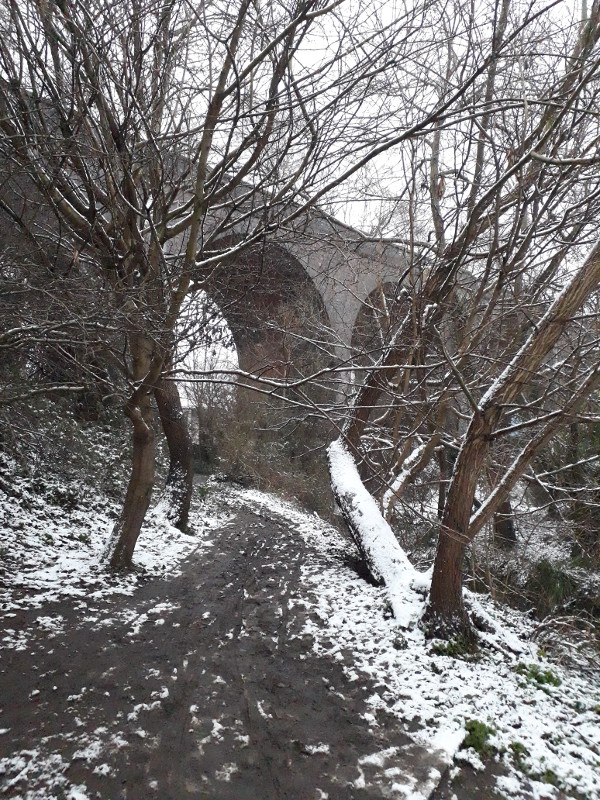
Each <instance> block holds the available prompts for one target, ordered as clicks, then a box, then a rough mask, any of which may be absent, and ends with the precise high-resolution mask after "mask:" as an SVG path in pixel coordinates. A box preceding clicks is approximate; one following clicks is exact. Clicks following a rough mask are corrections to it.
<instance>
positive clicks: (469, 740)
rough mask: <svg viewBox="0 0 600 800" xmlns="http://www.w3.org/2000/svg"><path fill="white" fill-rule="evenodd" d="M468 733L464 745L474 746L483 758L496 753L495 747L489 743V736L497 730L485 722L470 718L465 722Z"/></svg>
mask: <svg viewBox="0 0 600 800" xmlns="http://www.w3.org/2000/svg"><path fill="white" fill-rule="evenodd" d="M465 729H466V731H467V735H466V736H465V741H464V742H463V745H464V747H472V748H473V750H475V752H476V753H478V754H479V756H481V758H489V757H490V756H492V755H493V754H494V751H495V748H494V747H492V745H491V744H490V743H489V741H488V740H489V738H490V736H492V735H493V734H494V733H495V731H494V729H493V728H490V727H489V726H488V725H486V724H485V723H484V722H480V721H479V720H477V719H468V720H467V721H466V722H465Z"/></svg>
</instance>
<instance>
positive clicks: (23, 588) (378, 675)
mask: <svg viewBox="0 0 600 800" xmlns="http://www.w3.org/2000/svg"><path fill="white" fill-rule="evenodd" d="M53 487H54V488H52V486H51V487H50V489H49V490H47V491H46V494H45V497H44V498H42V497H41V496H40V495H39V494H37V493H36V492H34V491H32V490H31V487H29V486H28V485H27V484H26V483H25V482H24V483H23V485H19V482H18V479H17V478H15V482H14V485H13V491H12V492H11V494H6V493H5V492H1V491H0V525H1V526H2V529H3V536H4V538H3V543H2V547H3V561H4V564H5V568H4V575H3V588H2V590H1V593H0V614H1V615H2V617H4V620H3V624H4V625H5V627H6V632H5V634H4V640H3V641H2V642H1V643H0V644H1V645H2V646H4V647H21V648H24V647H26V645H27V637H26V634H25V632H20V633H17V632H15V630H13V629H11V626H10V619H11V615H14V613H15V610H17V609H19V608H24V607H26V606H27V607H30V608H31V607H32V606H33V607H36V608H43V607H44V606H45V605H46V604H48V603H50V602H52V601H53V600H56V599H58V598H59V597H68V596H72V597H74V598H78V597H83V596H86V597H90V596H92V597H98V598H100V597H108V596H110V595H111V594H118V593H126V594H132V593H134V592H135V589H136V585H137V584H138V576H137V575H135V574H133V575H124V576H116V577H115V576H110V575H108V574H107V573H105V572H103V571H101V570H100V569H99V567H98V560H99V557H100V554H101V552H102V549H103V547H104V544H105V541H106V537H107V535H108V532H109V531H110V528H111V526H112V524H113V522H114V514H115V509H114V507H111V506H110V505H107V504H106V502H105V501H103V500H102V499H101V498H100V496H99V495H98V496H94V494H93V493H91V492H90V490H89V489H88V488H86V487H80V488H81V491H80V495H81V496H82V497H84V498H85V502H77V503H69V502H67V501H66V500H65V497H66V498H67V500H68V497H69V496H70V495H69V492H71V491H72V490H73V486H62V485H60V484H54V485H53ZM211 491H212V492H213V493H214V494H216V493H217V492H219V493H222V494H223V495H224V499H225V500H226V501H227V502H228V504H229V507H230V508H231V509H232V510H234V509H235V508H236V507H239V505H247V506H249V507H250V508H252V509H253V510H256V511H258V512H259V513H263V514H266V515H271V514H274V515H275V516H277V517H283V518H285V519H286V520H287V521H288V524H289V525H290V527H291V528H292V529H293V531H294V534H293V535H296V533H298V534H300V535H301V536H302V537H303V539H304V541H305V543H306V545H307V549H308V552H309V554H312V555H309V556H308V558H307V562H306V564H305V566H304V569H303V580H304V585H305V587H306V593H305V595H304V596H302V597H297V598H296V599H295V601H294V602H296V603H298V604H303V605H304V606H305V607H306V608H307V609H309V610H310V611H311V613H312V614H313V615H314V614H316V615H317V616H318V618H319V620H320V623H319V624H317V623H316V622H308V623H307V627H306V631H305V633H309V634H310V635H311V636H313V637H314V641H315V645H314V647H315V652H316V653H317V654H319V655H326V656H327V657H329V658H332V659H336V660H337V661H340V662H341V663H342V662H343V664H344V669H345V670H346V674H347V676H348V679H349V680H351V681H353V680H360V679H361V678H360V676H361V674H362V673H366V674H368V675H370V676H372V678H373V680H374V682H375V684H376V686H377V687H378V688H377V691H375V692H374V693H373V695H372V696H371V698H370V700H369V703H370V705H371V707H372V709H373V711H374V712H375V711H376V710H377V709H379V708H382V709H386V710H387V711H388V712H391V713H393V714H395V715H397V717H398V719H399V720H402V721H407V720H409V721H410V720H412V721H414V723H415V725H414V726H413V727H414V731H413V733H412V734H411V735H412V736H413V739H414V740H415V742H417V743H419V744H423V745H426V746H428V747H430V748H431V749H432V750H436V751H438V753H439V754H440V755H441V757H442V759H443V761H444V762H445V763H447V764H449V765H450V764H455V765H456V767H454V768H455V769H456V770H460V769H461V767H462V766H464V764H470V765H471V766H472V767H473V768H475V769H480V768H481V767H482V765H483V764H482V759H481V756H482V754H483V755H486V753H485V752H484V751H487V754H490V755H491V757H493V758H495V759H497V760H499V761H501V762H502V764H503V765H504V766H505V774H504V775H503V776H502V777H500V778H498V779H497V789H498V791H499V792H500V793H501V795H503V796H504V797H507V798H555V797H556V798H558V797H559V788H560V789H561V790H562V791H563V792H564V793H565V794H566V796H567V797H578V798H581V797H584V798H586V800H600V726H599V724H598V723H599V721H600V716H599V714H600V693H599V692H598V688H597V683H596V682H594V680H593V678H592V677H586V676H585V675H583V674H575V673H573V672H567V671H566V670H565V669H563V668H561V667H560V666H558V665H555V664H552V663H549V662H548V661H547V660H546V659H545V658H544V657H543V654H541V653H540V652H539V651H538V649H537V648H536V646H535V645H533V644H532V643H531V641H530V638H531V634H532V630H533V624H532V623H531V622H530V621H528V619H527V618H526V617H524V616H523V615H520V614H517V613H516V612H511V611H508V610H506V609H502V608H500V607H497V606H495V605H493V604H492V603H491V601H489V600H488V599H486V598H481V597H480V598H479V603H480V605H481V608H482V610H483V612H485V614H487V615H489V617H492V618H495V619H497V620H500V621H501V624H502V629H503V631H504V633H501V634H499V633H498V632H496V634H495V635H488V637H487V646H486V647H484V648H482V650H481V653H480V654H479V655H478V656H477V657H475V656H468V655H467V656H465V657H463V658H455V657H451V656H450V655H449V654H448V653H447V645H446V644H444V643H441V642H428V641H426V640H425V639H424V637H423V634H422V633H421V632H420V631H419V630H418V629H417V628H415V627H412V628H402V629H400V628H399V626H398V624H397V622H396V621H395V620H394V619H392V618H391V617H390V614H389V609H388V608H387V605H388V603H387V600H386V590H385V589H382V588H376V587H373V586H371V585H369V584H367V583H365V582H364V581H362V580H360V579H359V578H358V576H357V574H356V572H355V571H353V570H352V569H351V568H350V567H348V566H346V565H345V564H344V561H343V559H344V557H345V558H346V559H347V557H348V556H351V555H355V553H354V548H353V547H352V545H351V544H350V543H349V542H348V541H347V540H345V539H344V538H343V537H341V536H340V534H339V533H338V532H337V531H336V530H335V529H334V528H332V527H331V526H330V525H328V524H327V523H325V522H323V521H322V520H321V519H320V518H319V517H318V516H317V515H316V514H308V513H306V512H303V511H301V510H300V509H298V508H297V507H296V506H294V505H292V504H290V503H288V502H286V501H283V500H280V499H278V498H275V497H272V496H269V495H265V494H262V493H260V492H257V491H253V490H238V489H235V490H234V489H224V488H219V489H217V488H213V489H212V490H211ZM53 492H54V495H53V496H54V499H55V501H56V502H51V501H50V500H49V499H48V494H50V495H52V493H53ZM230 519H231V514H230V513H229V512H226V511H224V510H223V507H222V506H221V505H219V504H211V503H208V504H205V505H204V506H203V512H202V522H201V523H200V522H199V521H197V519H196V527H197V530H196V535H195V536H193V537H190V536H186V535H185V534H182V533H180V532H179V531H177V530H176V529H174V528H172V527H171V526H169V525H168V523H167V522H166V520H165V519H164V516H163V515H161V513H160V511H158V512H155V513H154V514H153V515H151V516H150V519H149V522H148V524H147V525H146V526H145V528H144V531H143V534H142V536H141V538H140V542H139V545H138V549H137V551H136V561H137V563H138V564H139V565H142V566H143V568H144V570H145V573H146V575H155V576H163V575H165V574H172V573H176V572H177V570H178V565H179V564H181V561H182V560H183V559H184V558H185V557H186V556H187V555H188V554H189V553H190V552H191V550H192V549H194V548H196V547H207V546H209V545H210V544H211V541H210V539H211V531H213V530H214V529H215V528H217V527H220V526H222V525H224V524H225V523H226V522H227V521H228V520H230ZM411 597H412V600H411V602H415V597H416V598H419V597H420V598H421V601H420V602H424V595H423V594H422V595H419V593H418V592H415V591H413V592H411ZM165 611H168V609H167V608H166V607H165V608H156V609H154V612H155V613H152V614H151V615H143V616H144V617H145V618H144V619H141V618H140V617H139V616H138V617H135V616H132V618H131V620H128V622H129V621H130V622H131V630H132V632H135V631H139V629H140V626H141V625H143V624H153V625H157V624H161V619H162V616H161V615H162V614H163V613H164V612H165ZM146 617H147V618H146ZM61 622H62V618H61V617H60V616H58V615H57V616H52V615H50V614H42V615H41V616H40V617H39V624H40V625H42V626H43V628H44V630H45V631H47V635H48V637H49V638H52V636H53V635H54V634H55V633H56V631H59V630H60V626H61ZM90 622H91V623H92V624H94V621H93V620H90ZM98 624H104V623H103V622H102V621H98ZM348 652H351V653H352V654H353V657H352V659H350V660H348V659H347V658H346V656H345V655H342V654H343V653H344V654H346V653H348ZM367 717H368V719H367V721H369V722H370V724H376V719H375V714H373V715H372V717H371V716H370V715H367ZM478 723H479V727H477V724H478ZM483 726H487V727H483ZM467 730H469V731H471V732H473V731H474V732H475V733H477V732H479V734H482V736H480V739H481V738H482V737H483V745H482V746H477V749H475V748H473V747H467V746H465V744H464V740H465V734H466V732H467ZM470 737H471V740H472V741H474V743H475V744H476V745H477V737H476V736H473V735H471V734H470ZM100 738H102V737H100ZM40 744H41V743H40ZM117 744H118V743H117ZM36 746H37V745H36ZM97 746H98V745H97V742H96V740H94V739H93V738H92V739H89V740H86V741H82V742H81V753H82V758H83V757H87V754H89V753H91V752H92V750H93V748H94V747H97ZM115 746H117V745H116V744H115ZM321 746H322V747H326V746H327V743H326V742H323V743H319V747H321ZM90 748H91V749H90ZM94 752H95V751H94ZM15 757H16V758H23V759H24V763H23V769H28V768H30V767H29V765H30V764H33V763H34V762H36V761H37V763H38V767H39V759H36V757H35V753H34V751H33V749H32V752H31V754H24V753H20V754H18V756H15ZM52 757H54V756H52ZM40 758H41V755H40ZM56 758H59V757H58V756H56ZM369 758H370V759H371V761H370V762H369V763H372V764H375V763H381V764H382V769H385V770H386V774H387V773H388V772H389V775H390V781H391V786H392V789H393V794H392V796H394V797H398V798H400V800H401V799H402V798H407V799H408V798H411V800H418V799H419V798H422V797H425V796H427V794H426V793H427V792H428V791H429V790H430V789H431V788H432V786H433V785H434V784H435V782H436V781H437V780H438V779H439V774H438V775H434V774H433V773H432V774H431V776H430V778H431V781H430V783H429V784H427V785H421V786H420V787H416V786H414V785H411V784H406V783H402V781H401V777H400V776H395V775H394V768H393V754H390V753H373V754H372V755H371V756H369ZM4 766H6V765H4ZM63 766H64V765H62V764H61V763H58V761H56V763H55V762H52V763H51V762H48V764H47V765H46V767H47V771H48V774H51V773H52V772H53V771H54V772H56V774H57V775H60V774H62V771H63ZM357 766H359V767H361V768H362V767H363V766H364V767H366V766H367V763H366V762H365V764H359V765H357ZM230 767H232V765H224V767H223V769H224V773H223V775H224V777H223V780H227V776H228V775H230V774H231V770H230ZM228 770H229V771H228ZM557 787H558V788H557ZM69 791H70V792H71V793H70V794H69V795H68V796H69V797H70V798H72V800H76V798H81V797H85V795H84V794H83V793H82V790H81V787H76V786H75V787H72V788H71V789H70V790H69ZM564 796H565V795H564V794H563V795H562V797H564Z"/></svg>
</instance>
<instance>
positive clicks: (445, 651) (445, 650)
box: [429, 636, 478, 661]
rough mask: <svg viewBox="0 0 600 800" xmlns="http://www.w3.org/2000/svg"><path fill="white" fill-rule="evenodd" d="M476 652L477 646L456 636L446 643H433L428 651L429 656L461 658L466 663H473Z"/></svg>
mask: <svg viewBox="0 0 600 800" xmlns="http://www.w3.org/2000/svg"><path fill="white" fill-rule="evenodd" d="M477 652H478V650H477V645H476V644H475V643H474V642H472V641H469V640H467V639H465V638H464V637H462V636H456V637H455V638H454V639H450V640H449V641H447V642H435V643H434V644H432V645H431V649H430V650H429V653H430V655H434V656H449V657H450V658H463V659H465V660H467V661H473V660H474V658H475V656H476V655H477Z"/></svg>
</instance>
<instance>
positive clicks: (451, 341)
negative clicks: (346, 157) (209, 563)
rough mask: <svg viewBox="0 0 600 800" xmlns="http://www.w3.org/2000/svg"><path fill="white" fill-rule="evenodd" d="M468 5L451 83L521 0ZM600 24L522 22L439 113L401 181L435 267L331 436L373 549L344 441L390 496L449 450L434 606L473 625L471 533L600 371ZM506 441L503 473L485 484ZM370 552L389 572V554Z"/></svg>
mask: <svg viewBox="0 0 600 800" xmlns="http://www.w3.org/2000/svg"><path fill="white" fill-rule="evenodd" d="M455 11H456V12H457V13H456V14H454V15H449V17H448V19H447V20H446V21H445V25H444V29H445V31H446V32H447V39H446V42H447V47H446V52H445V53H442V54H441V55H440V57H439V60H438V62H437V63H439V64H441V66H440V68H439V70H438V72H437V75H438V76H439V78H438V80H437V81H434V82H433V83H434V85H435V87H436V91H437V92H439V94H440V96H441V97H447V96H449V95H451V94H452V93H453V91H454V86H455V82H456V80H457V76H460V75H464V74H466V73H468V64H469V62H470V60H471V59H472V58H474V57H475V56H474V52H478V53H479V52H480V47H481V43H479V44H478V43H477V37H478V35H481V34H482V32H483V31H484V30H486V31H489V32H491V44H490V47H491V48H492V50H493V49H494V48H498V47H500V45H501V43H502V42H506V41H507V39H510V32H511V28H512V29H513V30H514V28H513V26H514V25H515V18H514V13H511V6H510V5H509V3H507V2H502V3H496V4H493V5H492V4H491V5H490V7H489V11H490V16H489V18H488V25H489V27H488V28H487V29H486V28H485V25H484V26H483V27H482V26H481V25H480V27H479V29H476V27H475V25H474V24H473V23H474V20H473V19H470V20H469V14H468V12H467V11H466V9H465V8H463V7H462V6H460V5H458V6H457V7H456V9H455ZM478 13H479V14H481V9H478ZM457 20H460V23H458V22H457ZM479 21H480V22H481V16H480V17H479ZM459 26H460V30H459ZM477 31H478V32H477ZM463 36H464V37H466V41H467V46H466V47H463V46H462V41H464V40H463V39H462V37H463ZM550 37H552V38H550ZM599 38H600V14H599V8H598V4H597V3H594V4H593V6H592V8H591V9H590V12H589V18H588V19H586V20H584V22H583V23H582V24H579V21H578V20H575V21H574V23H573V21H572V20H569V21H568V24H566V25H565V26H564V27H563V25H562V22H561V20H560V19H557V17H556V16H555V15H553V14H551V13H549V14H547V15H545V16H542V17H540V18H538V19H537V20H536V21H535V22H534V23H533V24H532V25H530V26H527V27H522V28H521V29H520V32H519V34H518V36H517V37H516V38H515V39H513V41H512V43H511V46H510V48H508V47H506V48H505V49H504V50H503V58H502V59H494V60H493V62H492V63H490V65H489V68H488V69H487V70H486V72H485V74H482V75H481V76H480V78H481V79H480V81H479V82H477V83H476V84H474V85H472V87H471V91H472V94H470V95H469V96H470V98H471V100H472V102H477V101H480V102H481V103H482V106H481V108H482V111H481V113H480V114H476V115H474V114H472V112H471V109H470V108H469V107H468V105H467V104H466V103H465V105H464V106H463V108H464V117H463V119H461V120H460V121H457V122H447V123H445V124H443V125H440V126H438V127H437V129H436V130H434V131H433V132H432V134H431V135H430V136H429V138H428V140H427V142H426V146H425V147H423V146H421V147H415V145H414V144H413V145H412V147H411V150H410V155H411V158H410V159H407V161H406V162H405V163H408V164H409V170H408V174H407V173H405V175H406V178H405V180H404V185H405V186H406V189H405V190H404V191H403V192H401V193H398V192H394V194H395V195H396V196H395V198H394V201H393V202H394V203H395V204H396V206H397V207H400V208H401V209H402V211H403V214H402V219H403V221H404V222H406V221H408V222H409V223H410V225H409V227H408V231H403V235H402V238H403V240H404V241H405V242H406V244H407V246H408V247H409V248H410V252H411V253H415V254H419V255H420V257H421V259H420V264H419V266H420V271H419V272H418V273H417V271H416V270H415V274H414V275H413V276H412V277H409V278H408V279H405V281H404V282H403V288H402V293H401V294H400V295H399V300H398V302H399V308H400V309H401V310H402V309H403V310H404V313H403V314H400V315H399V321H398V322H397V323H396V325H395V326H394V327H393V330H391V331H390V332H389V335H386V337H385V340H384V345H383V347H382V348H381V349H380V351H379V353H380V355H379V358H378V359H377V360H376V363H375V365H374V366H373V368H372V369H371V370H370V371H369V372H368V373H367V375H366V377H365V379H364V381H363V382H362V383H361V384H360V385H359V388H358V389H357V391H356V393H355V396H354V399H353V403H352V407H351V409H350V413H349V416H348V418H347V420H346V422H345V425H344V428H343V431H342V436H341V437H340V440H339V442H338V443H336V445H335V446H334V448H333V449H332V451H331V452H332V468H333V469H332V477H333V483H334V491H335V493H336V496H337V497H338V500H339V502H340V504H341V506H342V510H343V512H344V514H345V516H346V519H347V520H348V521H349V524H350V526H351V527H352V528H353V529H354V534H355V538H356V539H357V541H358V543H359V546H360V547H361V549H362V550H363V552H364V553H365V556H366V557H367V559H368V560H369V558H371V557H370V556H369V552H370V551H369V547H368V545H367V543H366V540H365V538H364V537H365V535H368V531H365V530H361V518H360V516H359V515H357V514H356V513H355V509H354V505H355V504H356V502H357V499H356V498H357V496H358V495H355V494H354V493H353V492H348V491H345V489H344V483H343V475H342V474H340V470H339V469H338V466H339V464H337V462H336V458H337V457H338V454H339V452H340V450H345V451H346V452H347V453H351V454H352V455H353V456H354V457H355V459H356V460H357V461H358V463H359V464H362V476H363V479H368V480H369V481H371V482H372V481H373V474H374V473H375V474H377V473H378V474H379V478H378V481H379V482H377V480H376V481H375V484H374V486H377V485H379V486H382V483H383V488H384V489H385V490H386V491H385V493H384V495H383V500H384V502H383V505H384V507H385V509H387V510H389V508H390V505H391V503H393V502H394V501H396V500H397V499H398V497H400V496H401V495H402V493H403V492H404V491H405V489H406V486H407V485H408V484H409V483H410V482H411V481H412V480H414V479H415V477H416V476H417V475H418V474H420V473H421V472H422V471H423V470H425V469H426V468H428V467H429V466H430V464H431V462H432V459H433V456H434V454H435V453H436V452H437V453H438V456H439V457H438V464H439V469H440V484H443V486H444V491H443V493H442V495H441V496H440V503H439V510H440V515H441V520H440V533H439V543H438V549H437V556H436V561H435V567H434V571H433V579H432V584H431V592H430V598H429V606H428V611H427V614H426V618H425V622H426V625H427V626H428V629H429V631H430V632H431V633H433V634H440V635H445V636H448V635H452V634H453V633H457V632H460V633H462V634H463V635H465V636H467V637H469V636H470V635H471V628H470V622H469V619H468V617H467V614H466V612H465V609H464V607H463V600H462V579H463V560H464V554H465V551H466V547H467V545H468V544H469V543H470V542H471V541H472V539H473V537H474V536H475V535H476V534H477V532H478V531H479V530H481V528H482V527H483V526H484V525H485V524H487V523H488V522H490V521H491V520H492V519H493V517H494V515H495V514H499V515H504V516H506V511H507V510H508V509H509V507H508V506H507V505H506V504H507V503H508V502H509V500H510V491H511V489H512V488H513V487H514V486H515V483H516V481H517V480H519V479H520V477H521V476H522V475H524V474H525V472H526V470H527V469H528V467H529V465H530V464H531V463H532V460H533V458H534V456H535V454H536V453H538V452H539V451H540V449H541V448H543V446H544V445H545V444H546V443H547V442H548V441H549V440H550V438H551V437H552V436H553V435H555V434H556V433H557V432H558V431H559V430H560V429H561V427H564V426H567V425H569V424H572V423H576V422H577V420H578V419H579V413H580V409H581V408H582V406H583V404H584V402H585V399H586V398H587V397H589V396H590V394H591V393H593V392H594V390H595V388H596V387H597V385H598V379H599V375H598V339H597V332H596V331H595V329H594V322H593V319H594V318H593V316H591V315H592V314H593V312H591V311H590V310H589V309H587V310H585V309H586V302H587V301H588V298H590V297H591V295H592V294H593V293H594V292H595V291H596V290H597V287H598V282H599V278H600V272H599V270H600V262H599V258H598V256H599V251H598V246H597V245H595V244H594V241H595V239H596V238H597V236H598V229H597V219H598V210H599V209H598V197H599V195H598V188H599V185H598V182H597V177H596V168H595V165H596V163H597V142H598V128H597V121H596V118H595V114H594V113H593V111H592V109H593V108H594V103H595V98H596V97H597V91H598V77H599V65H600V61H599V54H598V41H599ZM540 41H544V42H545V43H546V44H547V47H546V48H544V52H543V53H542V52H541V51H540V47H539V42H540ZM454 42H457V43H458V42H461V45H460V46H456V47H455V45H454ZM471 47H472V48H473V51H471ZM549 62H550V63H552V64H553V68H552V69H548V66H549ZM515 87H517V88H515ZM461 102H464V100H461ZM415 155H417V156H418V158H417V159H415ZM427 231H429V233H427ZM394 238H395V239H399V238H401V237H398V236H395V237H394ZM586 249H587V251H588V254H587V256H584V253H585V251H586ZM582 309H584V310H582ZM399 420H400V421H399ZM382 423H383V425H384V426H385V430H386V432H387V433H386V435H387V438H388V439H389V442H390V444H389V447H387V449H386V448H385V447H384V448H383V452H384V455H382V447H381V444H380V443H381V442H382V441H384V439H385V438H386V437H384V436H382V433H381V430H382V429H381V425H382ZM377 426H379V428H378V430H377ZM375 442H378V443H379V445H378V448H377V447H374V446H373V445H374V443H375ZM492 443H493V444H494V450H492ZM500 447H502V448H503V453H502V458H501V459H500V460H498V458H497V456H496V455H495V452H497V451H498V448H500ZM494 451H495V452H494ZM448 455H451V457H450V458H448ZM386 459H387V460H386ZM490 459H491V460H492V461H491V468H492V469H491V471H492V472H493V473H495V477H493V478H492V479H491V484H490V486H489V487H488V493H487V496H486V497H483V498H482V499H477V502H475V501H476V490H478V489H480V490H483V489H484V481H483V478H484V471H485V467H486V464H488V465H490ZM336 464H337V466H336ZM390 472H391V476H390ZM382 477H383V480H382ZM386 484H387V485H386ZM501 518H502V517H500V518H499V519H501ZM399 563H400V562H399ZM371 566H372V568H373V571H374V572H375V573H377V574H378V576H379V577H382V572H381V568H380V567H379V568H378V566H377V564H376V563H374V562H373V560H372V558H371ZM384 577H385V576H384Z"/></svg>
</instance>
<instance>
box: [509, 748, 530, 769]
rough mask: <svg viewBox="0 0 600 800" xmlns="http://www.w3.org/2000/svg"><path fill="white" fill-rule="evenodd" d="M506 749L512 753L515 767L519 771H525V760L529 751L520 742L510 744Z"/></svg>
mask: <svg viewBox="0 0 600 800" xmlns="http://www.w3.org/2000/svg"><path fill="white" fill-rule="evenodd" d="M508 749H509V750H510V752H511V753H512V755H513V758H514V761H515V764H516V765H517V767H519V769H521V770H524V769H525V759H526V758H527V756H528V755H529V750H528V749H527V748H526V747H525V745H524V744H522V743H521V742H511V743H510V744H509V745H508Z"/></svg>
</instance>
